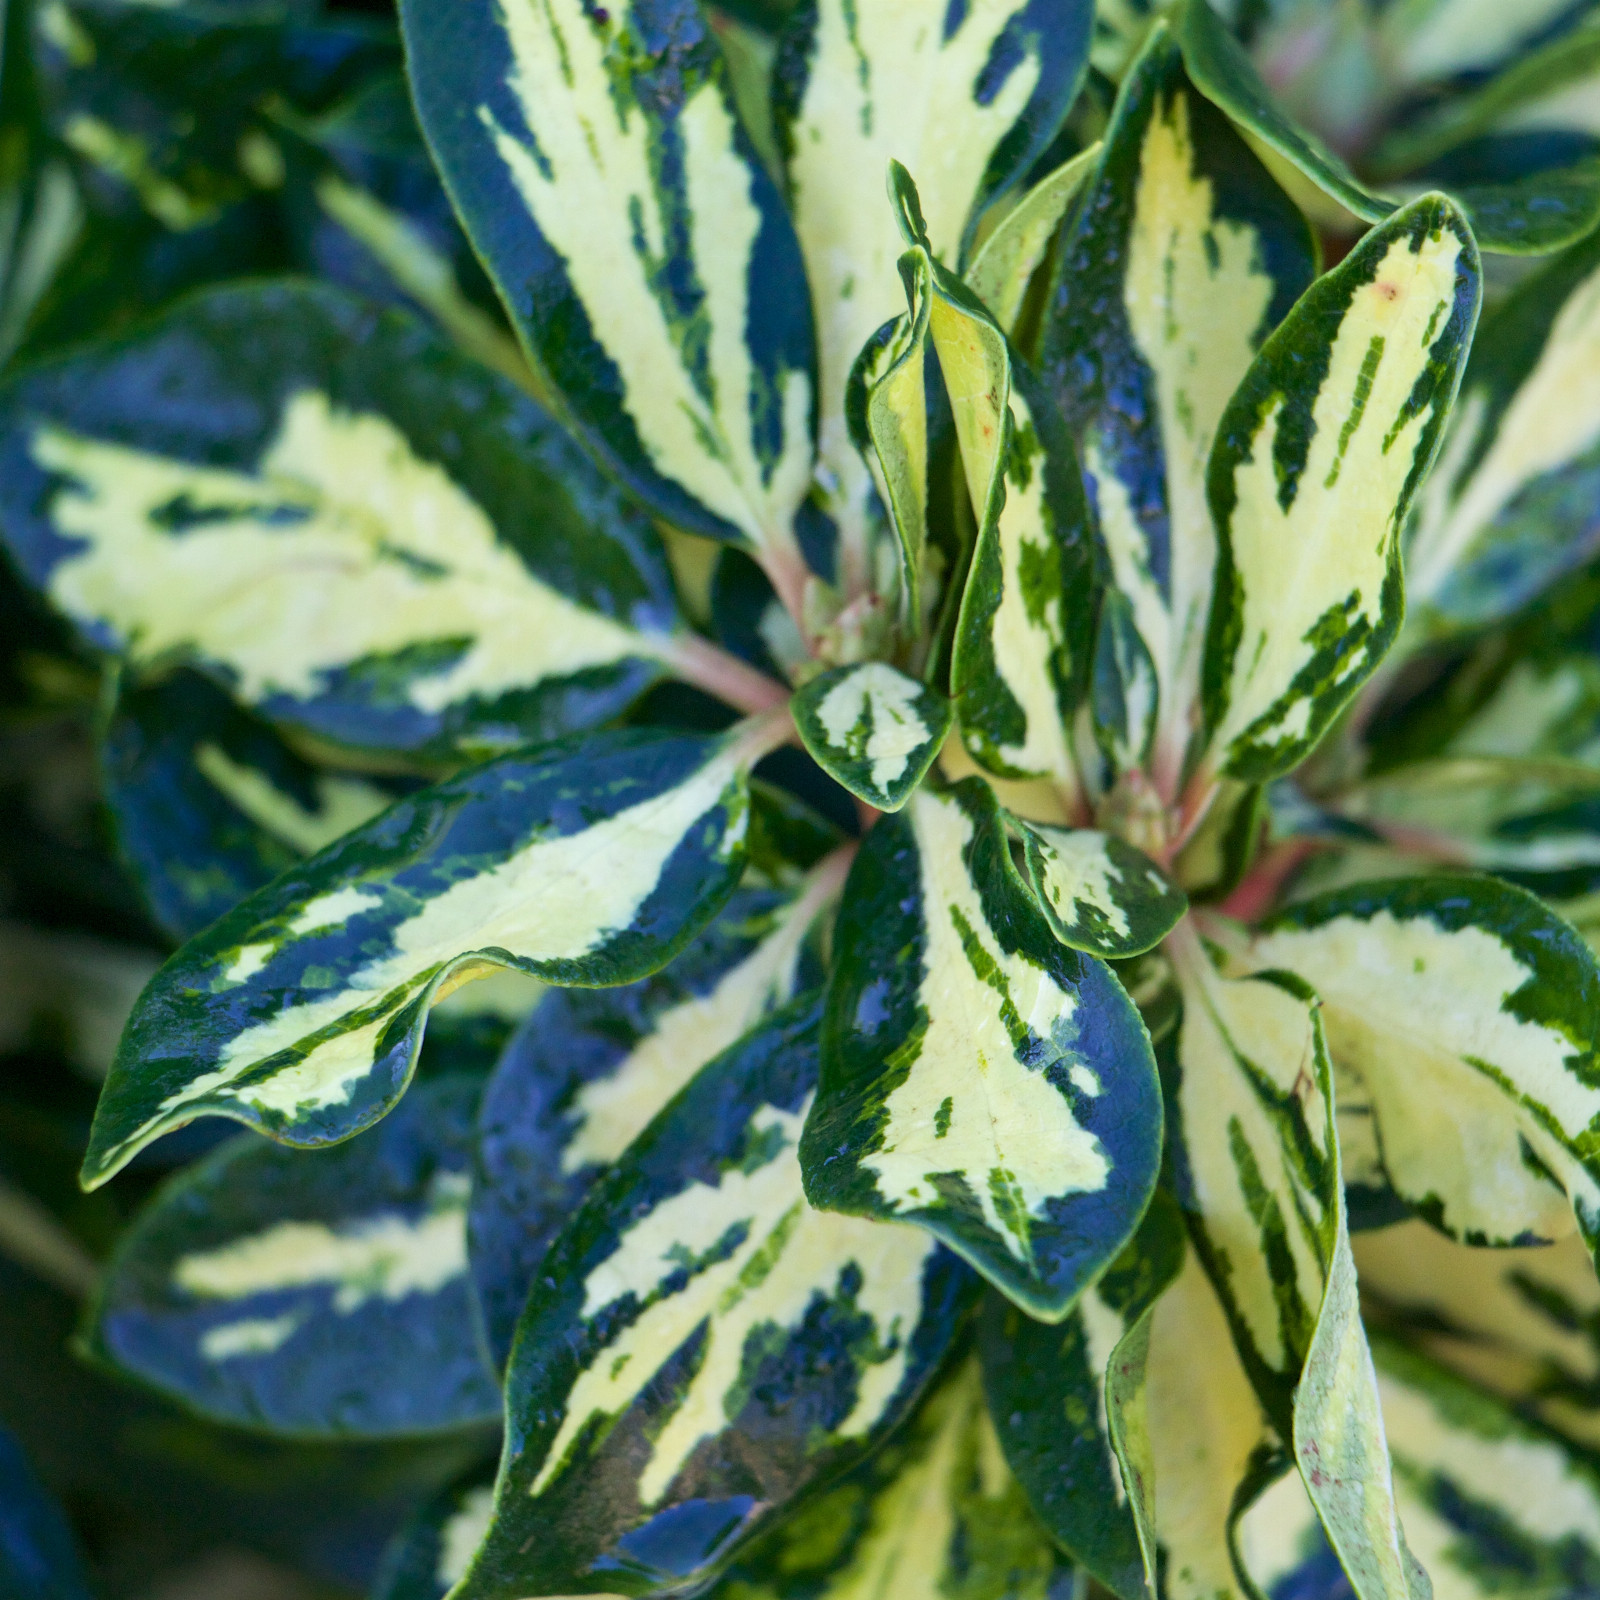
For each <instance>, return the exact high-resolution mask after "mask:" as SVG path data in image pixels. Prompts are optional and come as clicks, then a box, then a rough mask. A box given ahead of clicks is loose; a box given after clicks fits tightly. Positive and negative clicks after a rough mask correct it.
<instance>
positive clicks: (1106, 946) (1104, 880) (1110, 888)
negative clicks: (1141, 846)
mask: <svg viewBox="0 0 1600 1600" xmlns="http://www.w3.org/2000/svg"><path fill="white" fill-rule="evenodd" d="M1018 826H1019V829H1020V831H1021V834H1022V848H1023V853H1024V854H1023V859H1024V860H1025V861H1026V862H1027V867H1028V879H1029V881H1030V882H1031V883H1032V884H1033V892H1034V893H1035V895H1037V896H1038V899H1039V904H1040V906H1041V907H1042V908H1043V910H1044V914H1045V916H1046V917H1047V918H1048V919H1049V922H1050V927H1051V929H1052V931H1053V932H1054V933H1055V936H1056V938H1058V939H1059V940H1060V941H1061V942H1062V943H1063V944H1067V945H1071V946H1072V948H1073V949H1075V950H1084V951H1087V952H1088V953H1089V954H1090V955H1094V956H1100V957H1102V958H1103V959H1105V960H1107V961H1115V960H1120V959H1122V958H1124V957H1127V956H1136V955H1141V954H1142V953H1143V952H1144V951H1146V950H1149V949H1151V948H1152V947H1153V946H1155V945H1157V944H1159V943H1160V942H1161V940H1162V939H1163V938H1165V937H1166V935H1167V934H1169V933H1170V932H1171V931H1172V929H1173V927H1174V926H1175V925H1176V924H1177V921H1178V918H1179V917H1181V916H1182V915H1183V913H1184V911H1185V910H1186V909H1187V907H1188V903H1189V902H1188V901H1187V900H1186V899H1185V898H1184V894H1183V891H1182V890H1181V889H1179V888H1177V887H1176V886H1175V885H1174V884H1173V883H1172V881H1171V880H1170V879H1169V878H1168V877H1167V875H1166V874H1165V873H1164V872H1162V870H1161V869H1160V868H1159V867H1158V866H1156V864H1155V863H1154V862H1153V861H1152V860H1151V859H1150V858H1149V857H1148V856H1147V855H1145V854H1144V852H1143V851H1141V850H1136V849H1135V848H1134V847H1133V846H1132V845H1131V844H1128V843H1126V842H1125V841H1124V840H1122V839H1120V838H1118V837H1117V836H1116V835H1115V834H1109V833H1099V832H1097V831H1096V830H1095V829H1093V828H1049V827H1045V826H1043V825H1042V824H1038V823H1028V822H1024V823H1020V824H1019V825H1018Z"/></svg>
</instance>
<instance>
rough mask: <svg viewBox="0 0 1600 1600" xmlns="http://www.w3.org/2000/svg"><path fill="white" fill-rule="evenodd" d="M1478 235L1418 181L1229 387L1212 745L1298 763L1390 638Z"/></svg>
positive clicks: (1469, 312)
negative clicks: (1413, 513)
mask: <svg viewBox="0 0 1600 1600" xmlns="http://www.w3.org/2000/svg"><path fill="white" fill-rule="evenodd" d="M1478 292H1479V270H1478V258H1477V249H1476V247H1475V246H1474V244H1473V241H1472V235H1471V233H1470V231H1469V230H1468V228H1467V225H1466V222H1465V221H1464V220H1463V218H1462V216H1461V214H1460V212H1459V211H1457V210H1456V208H1455V207H1454V206H1453V205H1452V204H1451V203H1450V202H1449V201H1448V200H1446V199H1445V198H1444V197H1443V196H1440V195H1431V196H1424V197H1423V198H1422V199H1421V200H1418V201H1415V202H1414V203H1413V204H1411V205H1409V206H1407V207H1406V208H1405V209H1404V210H1403V211H1400V212H1397V213H1396V214H1395V215H1394V216H1393V217H1391V218H1390V219H1389V220H1388V221H1387V222H1385V223H1384V224H1382V225H1381V226H1380V227H1377V228H1374V229H1373V230H1372V232H1371V233H1369V234H1368V235H1367V236H1366V237H1365V238H1364V239H1363V240H1362V241H1361V243H1360V244H1359V245H1357V246H1356V248H1355V249H1354V250H1352V251H1351V252H1350V254H1349V255H1348V256H1346V257H1345V259H1344V260H1343V261H1342V262H1340V264H1339V265H1338V266H1337V267H1335V268H1334V269H1333V271H1332V272H1330V273H1328V274H1326V276H1324V277H1322V278H1319V279H1318V280H1317V282H1316V284H1315V285H1314V286H1313V287H1312V288H1311V289H1309V290H1308V291H1307V292H1306V294H1305V295H1303V296H1302V297H1301V299H1300V301H1299V303H1298V304H1297V305H1296V306H1295V308H1294V310H1293V312H1292V313H1291V314H1290V315H1289V317H1288V318H1287V320H1286V321H1285V322H1284V323H1283V324H1282V325H1281V326H1280V327H1279V328H1278V329H1277V331H1276V332H1275V333H1273V335H1272V336H1271V337H1270V338H1269V339H1268V340H1267V342H1266V343H1265V344H1264V345H1263V346H1262V348H1261V353H1260V354H1259V355H1258V356H1257V357H1256V359H1255V361H1254V362H1253V363H1252V364H1251V367H1250V371H1249V372H1248V373H1247V374H1246V376H1245V379H1244V381H1243V382H1242V383H1241V384H1240V386H1239V389H1238V391H1237V392H1236V393H1235V394H1234V397H1233V399H1232V400H1231V401H1230V402H1229V404H1228V409H1227V412H1226V414H1225V415H1224V416H1223V418H1222V421H1221V423H1220V424H1219V426H1218V431H1217V441H1216V444H1215V446H1214V447H1213V449H1212V452H1211V462H1210V466H1209V469H1208V477H1207V494H1208V496H1209V499H1210V503H1211V509H1212V514H1213V516H1214V517H1215V519H1216V525H1217V529H1218V532H1219V536H1220V539H1221V549H1220V552H1219V556H1218V566H1217V584H1216V595H1215V599H1214V601H1213V604H1212V610H1211V620H1210V628H1209V633H1208V636H1207V640H1206V659H1205V697H1206V714H1207V720H1208V722H1209V723H1210V725H1211V738H1212V750H1213V758H1212V759H1213V760H1214V761H1215V762H1216V764H1217V765H1218V766H1219V767H1220V768H1221V769H1222V770H1223V771H1225V772H1229V773H1231V774H1232V775H1233V776H1235V777H1239V778H1244V779H1246V780H1247V781H1252V782H1259V781H1262V780H1264V779H1267V778H1271V777H1275V776H1277V775H1278V774H1280V773H1283V772H1286V771H1288V770H1289V769H1290V768H1291V767H1293V766H1294V765H1296V764H1297V763H1298V762H1299V761H1300V760H1301V759H1302V758H1303V757H1304V756H1305V755H1306V753H1307V752H1308V751H1309V750H1310V749H1311V747H1312V746H1313V745H1314V744H1315V743H1316V742H1317V740H1318V739H1319V738H1320V737H1321V736H1322V733H1323V731H1324V730H1325V729H1326V728H1327V726H1328V724H1329V723H1330V722H1331V721H1332V720H1333V718H1334V716H1335V715H1336V714H1337V713H1338V711H1339V709H1340V708H1341V707H1342V706H1343V705H1344V704H1345V703H1346V702H1347V701H1348V700H1349V698H1350V696H1351V695H1353V694H1354V693H1355V691H1356V690H1357V689H1358V688H1359V687H1360V685H1361V684H1362V682H1363V681H1364V680H1365V679H1366V678H1367V677H1368V675H1369V674H1370V673H1371V672H1372V670H1373V669H1374V668H1375V667H1376V666H1377V664H1378V662H1379V661H1380V660H1381V659H1382V657H1383V654H1384V652H1385V651H1386V650H1387V649H1388V648H1389V645H1390V644H1391V643H1392V642H1393V639H1394V636H1395V632H1396V630H1397V629H1398V627H1399V625H1400V614H1401V609H1402V600H1401V583H1400V554H1399V533H1400V530H1401V528H1402V527H1403V526H1404V523H1405V518H1406V513H1407V511H1408V509H1409V507H1410V504H1411V498H1412V496H1413V494H1414V493H1415V491H1416V488H1417V485H1418V484H1419V483H1420V482H1421V481H1422V478H1423V477H1424V475H1425V474H1426V473H1427V470H1428V467H1429V465H1430V464H1431V462H1432V460H1433V457H1434V453H1435V450H1436V448H1437V445H1438V441H1439V437H1440V433H1441V430H1442V429H1443V426H1444V421H1445V417H1446V416H1447V414H1448V413H1449V410H1450V406H1451V403H1452V401H1453V400H1454V398H1455V392H1456V385H1457V383H1458V381H1459V379H1460V375H1461V367H1462V363H1463V362H1464V361H1465V359H1466V352H1467V347H1468V345H1469V344H1470V343H1471V340H1472V330H1473V327H1474V325H1475V323H1476V321H1477V314H1478Z"/></svg>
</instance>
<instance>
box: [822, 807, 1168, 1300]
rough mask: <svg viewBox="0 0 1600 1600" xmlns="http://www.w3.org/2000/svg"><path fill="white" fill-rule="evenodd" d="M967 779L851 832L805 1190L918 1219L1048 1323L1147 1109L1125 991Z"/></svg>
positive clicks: (1132, 1209) (1100, 1248) (1139, 1206)
mask: <svg viewBox="0 0 1600 1600" xmlns="http://www.w3.org/2000/svg"><path fill="white" fill-rule="evenodd" d="M1007 850H1008V847H1007V843H1006V839H1005V835H1004V831H1003V828H1002V824H1001V818H1000V814H999V811H998V807H997V806H996V803H995V800H994V797H993V795H992V793H991V792H990V790H989V788H988V786H987V785H986V784H984V783H983V781H982V780H981V779H967V780H965V781H964V782H963V783H961V784H959V785H958V786H957V787H956V788H955V789H954V790H953V791H951V792H950V793H949V794H945V795H940V794H934V793H932V792H931V791H929V790H927V789H923V790H919V791H918V792H917V794H916V795H914V796H913V797H912V800H911V803H910V804H909V805H908V806H907V807H906V809H905V810H904V811H901V812H898V813H896V814H895V815H894V816H893V817H889V818H885V819H884V820H883V821H881V822H879V823H878V825H877V826H876V827H874V828H873V830H872V831H871V833H869V834H868V835H867V838H866V840H865V842H864V843H863V845H862V847H861V852H860V854H859V855H858V856H857V858H856V863H855V866H854V867H853V868H852V869H851V873H850V878H849V880H848V882H847V884H846V887H845V896H844V902H843V904H842V906H841V908H840V911H839V919H838V923H837V926H836V928H835V931H834V958H833V971H832V977H831V979H830V984H829V989H828V1010H827V1022H826V1026H825V1029H824V1034H823V1078H822V1087H821V1090H820V1092H819V1094H818V1098H817V1104H816V1107H815V1109H814V1110H813V1111H812V1114H811V1118H810V1121H809V1122H808V1123H807V1126H806V1133H805V1139H804V1141H803V1143H802V1146H801V1157H802V1161H803V1163H804V1166H805V1173H806V1193H807V1195H808V1196H809V1197H810V1199H811V1202H812V1204H813V1205H820V1206H824V1207H827V1208H829V1209H832V1210H840V1211H848V1212H854V1213H857V1214H860V1215H863V1216H875V1217H882V1218H885V1219H901V1220H905V1221H910V1222H917V1223H920V1224H921V1225H922V1226H923V1227H925V1228H929V1229H931V1230H932V1231H933V1232H934V1233H936V1234H937V1235H938V1236H939V1237H940V1238H941V1239H943V1240H944V1241H945V1242H946V1243H947V1244H949V1245H950V1246H951V1248H953V1249H955V1250H957V1251H959V1252H960V1253H961V1254H962V1255H963V1256H965V1257H966V1258H967V1259H968V1260H969V1261H971V1262H972V1264H973V1265H974V1266H975V1267H977V1268H978V1270H979V1271H980V1272H982V1273H983V1274H984V1275H985V1276H986V1277H988V1278H989V1279H990V1280H991V1281H992V1282H993V1283H995V1284H996V1285H997V1286H998V1287H999V1288H1000V1289H1002V1290H1003V1291H1004V1292H1005V1293H1006V1294H1007V1295H1009V1296H1010V1297H1011V1298H1012V1299H1013V1300H1015V1301H1016V1302H1017V1303H1018V1304H1019V1305H1021V1306H1022V1307H1023V1309H1024V1310H1026V1311H1028V1312H1029V1313H1030V1314H1031V1315H1033V1316H1038V1317H1042V1318H1044V1319H1045V1320H1047V1321H1059V1320H1060V1319H1061V1317H1063V1316H1064V1315H1065V1314H1066V1313H1067V1311H1068V1310H1069V1309H1070V1308H1071V1306H1072V1303H1073V1301H1074V1300H1075V1299H1076V1297H1077V1295H1078V1294H1079V1293H1080V1292H1081V1291H1082V1289H1083V1287H1084V1285H1085V1284H1086V1283H1088V1282H1089V1281H1091V1280H1092V1279H1093V1278H1094V1277H1095V1275H1096V1274H1097V1273H1098V1272H1099V1271H1100V1269H1101V1268H1102V1267H1103V1266H1104V1265H1105V1263H1106V1262H1107V1261H1109V1260H1110V1259H1111V1258H1113V1257H1114V1256H1115V1255H1116V1253H1117V1252H1118V1250H1120V1249H1121V1247H1122V1245H1123V1243H1124V1242H1125V1241H1126V1239H1127V1238H1128V1236H1129V1234H1130V1233H1131V1232H1132V1231H1133V1229H1134V1227H1135V1225H1136V1224H1137V1222H1138V1219H1139V1217H1140V1215H1141V1214H1142V1212H1143V1210H1144V1207H1145V1203H1146V1201H1147V1200H1148V1199H1149V1196H1150V1191H1151V1189H1152V1187H1153V1186H1154V1183H1155V1178H1156V1167H1157V1163H1158V1160H1159V1150H1160V1140H1161V1104H1160V1096H1159V1091H1158V1089H1157V1085H1156V1080H1155V1071H1154V1062H1153V1059H1152V1057H1151V1054H1150V1045H1149V1039H1148V1036H1147V1035H1146V1033H1145V1030H1144V1025H1143V1023H1142V1022H1141V1021H1140V1020H1139V1014H1138V1012H1137V1011H1136V1010H1135V1009H1134V1006H1133V1003H1132V1002H1131V1001H1130V1000H1129V999H1128V997H1127V995H1126V994H1124V993H1123V991H1122V988H1121V986H1120V985H1119V984H1118V983H1117V981H1116V980H1115V978H1113V977H1112V976H1111V973H1110V972H1109V971H1108V970H1107V968H1105V967H1104V966H1102V965H1101V964H1100V963H1099V962H1098V961H1095V960H1094V959H1093V958H1091V957H1088V956H1084V955H1081V954H1079V953H1078V952H1077V951H1073V950H1069V949H1067V948H1066V947H1065V946H1064V945H1062V944H1060V943H1059V942H1058V941H1057V939H1056V938H1055V936H1054V934H1052V933H1051V931H1050V926H1049V924H1048V923H1047V922H1046V921H1045V919H1044V914H1043V913H1042V912H1041V911H1040V910H1039V907H1038V905H1037V903H1036V902H1035V901H1034V899H1033V896H1032V894H1031V893H1030V892H1029V891H1028V889H1027V888H1026V886H1025V885H1024V884H1023V883H1022V881H1021V880H1020V878H1019V877H1018V876H1017V873H1016V869H1015V868H1014V867H1013V866H1012V865H1011V860H1010V856H1009V855H1008V853H1007Z"/></svg>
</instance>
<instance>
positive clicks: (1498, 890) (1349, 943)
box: [1251, 877, 1600, 1249]
mask: <svg viewBox="0 0 1600 1600" xmlns="http://www.w3.org/2000/svg"><path fill="white" fill-rule="evenodd" d="M1251 954H1252V957H1253V959H1255V960H1257V961H1260V962H1262V963H1265V964H1268V965H1272V966H1281V967H1285V968H1287V969H1289V970H1290V971H1292V972H1296V973H1298V974H1299V975H1300V976H1301V977H1303V978H1304V979H1305V980H1306V981H1307V982H1308V983H1310V984H1311V985H1313V987H1315V989H1316V991H1317V993H1318V994H1319V995H1320V996H1321V997H1322V1001H1323V1006H1324V1012H1323V1015H1324V1018H1325V1021H1326V1025H1327V1030H1328V1043H1329V1046H1330V1048H1331V1049H1332V1051H1333V1054H1334V1056H1335V1058H1336V1059H1337V1060H1338V1061H1339V1062H1340V1064H1341V1065H1342V1066H1343V1067H1344V1068H1346V1069H1347V1070H1348V1071H1350V1072H1352V1073H1353V1074H1354V1075H1355V1076H1357V1077H1358V1078H1359V1080H1360V1082H1361V1084H1362V1086H1363V1087H1364V1089H1365V1090H1366V1093H1367V1094H1368V1096H1370V1099H1371V1104H1372V1111H1373V1118H1374V1123H1375V1126H1376V1132H1377V1138H1378V1144H1379V1148H1380V1149H1381V1151H1382V1158H1383V1166H1384V1170H1385V1172H1386V1173H1387V1175H1388V1178H1389V1180H1390V1182H1391V1183H1392V1184H1393V1186H1394V1188H1395V1190H1396V1192H1397V1193H1398V1194H1400V1195H1401V1196H1402V1197H1403V1198H1404V1199H1405V1200H1407V1201H1408V1202H1409V1203H1410V1204H1412V1205H1413V1206H1415V1207H1417V1209H1418V1210H1420V1211H1421V1212H1422V1213H1423V1214H1424V1215H1425V1216H1427V1217H1428V1218H1429V1219H1430V1220H1431V1221H1432V1222H1434V1223H1435V1224H1436V1225H1438V1226H1439V1227H1441V1228H1443V1229H1444V1230H1445V1231H1446V1232H1447V1233H1449V1234H1451V1235H1452V1236H1453V1237H1456V1238H1461V1239H1466V1240H1468V1241H1470V1242H1473V1243H1480V1244H1483V1243H1493V1244H1517V1243H1532V1242H1533V1241H1535V1240H1541V1239H1543V1240H1550V1239H1558V1238H1561V1237H1563V1236H1564V1235H1566V1234H1568V1233H1570V1232H1571V1231H1572V1228H1573V1220H1572V1212H1573V1211H1574V1210H1575V1211H1576V1213H1577V1226H1578V1228H1579V1229H1580V1231H1581V1232H1582V1233H1583V1235H1584V1237H1585V1239H1586V1240H1587V1241H1588V1243H1589V1245H1590V1248H1591V1249H1594V1248H1595V1246H1596V1244H1597V1243H1600V1156H1597V1155H1596V1153H1595V1135H1594V1131H1593V1130H1594V1129H1595V1128H1596V1127H1600V1059H1597V1055H1596V1041H1600V971H1597V970H1596V967H1595V962H1594V957H1593V956H1592V955H1591V954H1590V953H1589V951H1588V949H1587V948H1585V946H1584V945H1583V943H1582V941H1581V940H1580V939H1579V938H1578V936H1577V934H1576V933H1574V932H1573V931H1572V929H1571V928H1569V927H1568V926H1567V925H1566V924H1565V923H1564V922H1562V921H1561V920H1560V919H1559V918H1558V917H1556V916H1555V915H1554V913H1552V912H1550V911H1549V910H1547V909H1546V908H1545V907H1544V906H1543V905H1542V904H1541V903H1540V902H1539V901H1538V900H1536V899H1535V898H1534V897H1533V896H1532V895H1530V894H1528V893H1526V892H1525V891H1523V890H1520V889H1514V888H1512V887H1511V886H1510V885H1509V884H1504V883H1498V882H1496V881H1495V880H1494V879H1492V878H1466V877H1461V878H1447V877H1428V878H1415V879H1404V880H1396V881H1392V882H1387V883H1366V884H1358V885H1356V886H1354V887H1352V888H1350V889H1343V890H1335V891H1333V892H1332V893H1329V894H1324V895H1319V896H1317V897H1316V898H1315V899H1312V900H1308V901H1305V902H1303V903H1302V904H1300V905H1297V906H1294V907H1292V908H1291V909H1290V910H1288V911H1286V912H1284V913H1283V915H1282V916H1281V917H1279V918H1278V919H1277V920H1276V921H1274V922H1273V923H1271V924H1269V925H1268V926H1267V928H1266V929H1265V930H1264V931H1263V932H1262V933H1261V934H1260V935H1259V936H1258V937H1257V938H1256V939H1255V940H1254V941H1253V944H1252V947H1251Z"/></svg>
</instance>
